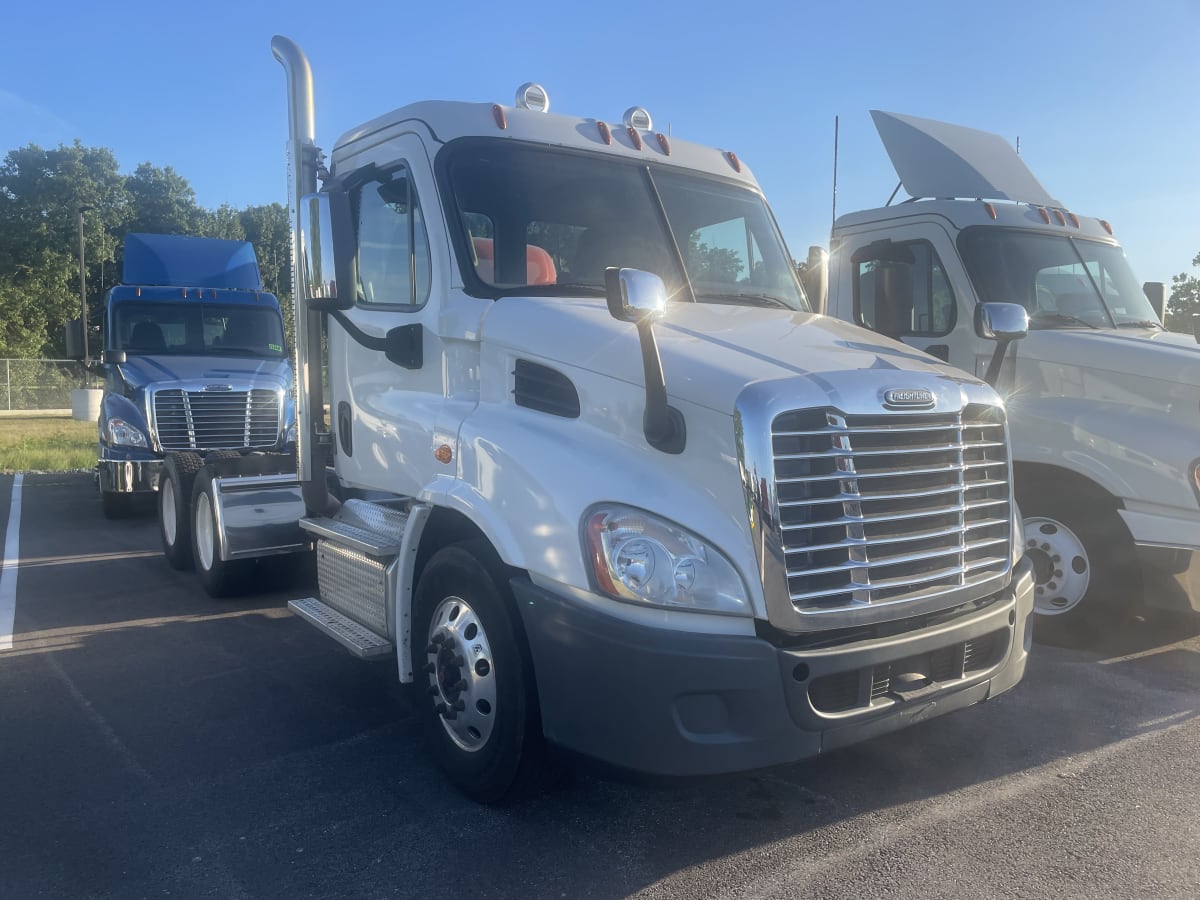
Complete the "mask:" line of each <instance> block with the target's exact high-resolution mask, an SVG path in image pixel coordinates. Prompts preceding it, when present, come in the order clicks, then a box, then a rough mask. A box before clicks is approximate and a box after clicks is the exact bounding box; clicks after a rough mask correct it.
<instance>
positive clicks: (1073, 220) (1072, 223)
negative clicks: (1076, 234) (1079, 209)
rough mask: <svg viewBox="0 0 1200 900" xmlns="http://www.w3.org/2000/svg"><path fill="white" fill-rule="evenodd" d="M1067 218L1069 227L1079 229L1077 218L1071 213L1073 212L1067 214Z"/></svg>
mask: <svg viewBox="0 0 1200 900" xmlns="http://www.w3.org/2000/svg"><path fill="white" fill-rule="evenodd" d="M1067 218H1068V219H1070V220H1071V225H1072V226H1073V227H1075V228H1078V227H1079V216H1077V215H1075V213H1073V212H1069V213H1067Z"/></svg>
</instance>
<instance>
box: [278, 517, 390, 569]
mask: <svg viewBox="0 0 1200 900" xmlns="http://www.w3.org/2000/svg"><path fill="white" fill-rule="evenodd" d="M300 527H301V528H303V529H304V530H305V531H308V532H311V533H312V534H315V535H316V536H317V537H319V538H323V539H324V540H327V541H329V542H330V543H333V544H339V545H341V546H343V547H349V548H350V549H352V550H357V551H358V552H359V553H365V554H367V556H373V557H375V558H376V559H387V558H389V557H393V556H396V555H397V554H398V553H399V552H400V541H399V539H397V538H393V537H392V536H390V535H383V534H380V533H379V532H377V531H370V530H368V529H366V528H361V527H359V526H358V525H353V524H351V523H349V522H342V521H339V520H337V519H326V518H312V519H301V520H300Z"/></svg>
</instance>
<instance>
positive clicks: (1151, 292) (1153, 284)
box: [1142, 281, 1167, 322]
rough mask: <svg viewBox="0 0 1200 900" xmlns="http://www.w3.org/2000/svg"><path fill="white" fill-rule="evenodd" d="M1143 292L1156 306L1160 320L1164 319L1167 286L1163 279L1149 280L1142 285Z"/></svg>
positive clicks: (1156, 312) (1153, 305)
mask: <svg viewBox="0 0 1200 900" xmlns="http://www.w3.org/2000/svg"><path fill="white" fill-rule="evenodd" d="M1142 293H1143V294H1145V295H1146V299H1147V300H1149V301H1150V305H1151V306H1152V307H1153V308H1154V314H1155V315H1156V316H1158V321H1160V322H1161V321H1162V320H1163V310H1165V309H1166V308H1167V286H1166V285H1165V284H1163V283H1162V282H1161V281H1147V282H1146V283H1145V284H1143V285H1142Z"/></svg>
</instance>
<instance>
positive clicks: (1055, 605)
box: [1017, 479, 1140, 644]
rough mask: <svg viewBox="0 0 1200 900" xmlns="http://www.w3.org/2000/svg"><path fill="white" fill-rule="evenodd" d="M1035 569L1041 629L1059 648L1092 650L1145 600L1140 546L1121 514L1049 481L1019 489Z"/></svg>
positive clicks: (1027, 549) (1036, 609) (1023, 484)
mask: <svg viewBox="0 0 1200 900" xmlns="http://www.w3.org/2000/svg"><path fill="white" fill-rule="evenodd" d="M1017 491H1018V503H1019V504H1020V506H1021V513H1022V515H1023V516H1024V522H1023V529H1024V538H1025V553H1026V554H1027V555H1028V556H1029V559H1030V561H1031V562H1032V563H1033V573H1034V612H1035V613H1036V614H1037V618H1036V619H1035V621H1034V627H1035V629H1036V633H1037V634H1038V636H1039V637H1041V638H1043V639H1047V640H1050V641H1052V642H1055V643H1075V644H1081V643H1089V642H1091V641H1093V640H1094V639H1095V638H1096V637H1097V636H1098V632H1099V631H1101V630H1102V629H1103V628H1105V627H1106V626H1110V625H1112V624H1113V622H1114V621H1115V620H1117V619H1119V618H1121V617H1122V614H1123V613H1124V612H1128V611H1131V610H1132V608H1133V607H1134V606H1135V605H1136V604H1137V602H1138V600H1139V592H1138V589H1139V586H1140V585H1139V581H1138V578H1137V575H1136V566H1135V565H1134V559H1133V552H1132V550H1133V546H1132V541H1131V539H1130V537H1129V533H1128V532H1127V531H1126V529H1125V526H1124V523H1123V522H1122V521H1121V518H1120V516H1118V515H1117V512H1116V510H1115V509H1114V508H1113V507H1112V506H1110V505H1108V504H1106V503H1104V502H1102V501H1101V500H1100V499H1099V498H1094V497H1090V496H1086V495H1082V494H1079V493H1078V492H1073V491H1070V490H1065V489H1063V488H1062V487H1060V486H1058V485H1054V484H1050V483H1048V482H1046V481H1044V480H1038V479H1027V480H1026V481H1024V482H1019V483H1018V489H1017Z"/></svg>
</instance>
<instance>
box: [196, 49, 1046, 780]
mask: <svg viewBox="0 0 1200 900" xmlns="http://www.w3.org/2000/svg"><path fill="white" fill-rule="evenodd" d="M272 49H273V51H274V53H275V55H276V57H277V58H278V59H279V60H280V61H281V62H282V63H283V65H284V67H285V68H286V70H287V72H288V76H289V85H290V89H291V126H292V137H291V142H290V145H289V148H290V162H291V165H290V172H291V173H292V185H291V186H292V189H293V194H292V197H291V206H292V209H293V211H294V212H295V214H296V220H295V250H296V253H295V260H296V265H297V271H296V284H297V295H298V301H297V310H298V315H297V321H296V345H297V363H298V364H297V366H296V371H297V373H299V376H300V377H299V379H298V383H297V392H296V407H297V411H298V412H297V416H298V427H297V445H298V449H297V455H298V458H297V459H296V460H293V459H290V458H282V459H278V460H276V461H275V462H274V463H272V459H271V457H270V455H269V454H264V455H260V457H259V459H258V461H257V462H255V461H254V460H253V459H250V460H247V459H237V460H216V461H214V462H212V463H210V464H208V465H207V466H206V467H205V468H204V470H202V471H201V472H200V473H199V474H197V476H196V480H195V487H194V490H193V497H194V500H193V504H192V507H191V512H192V516H193V527H192V528H191V530H190V533H191V534H192V536H193V543H194V551H195V552H194V554H193V555H194V558H195V563H196V567H197V568H198V569H199V570H200V574H201V576H202V578H203V579H204V580H205V584H206V586H208V587H209V588H210V589H211V590H213V591H214V592H216V593H221V592H225V591H228V590H236V589H237V588H238V586H239V580H240V578H241V577H243V576H244V574H245V570H246V568H247V566H251V565H253V564H254V558H255V557H256V556H259V555H262V554H263V553H270V552H285V551H289V550H293V549H295V548H296V547H298V546H303V545H304V544H305V543H311V544H313V545H314V546H315V550H316V556H317V570H318V579H319V596H316V597H311V598H305V599H302V600H296V601H293V602H292V604H291V606H292V608H293V610H295V611H296V613H297V614H299V615H301V616H303V617H304V618H305V619H307V620H308V621H310V622H312V623H313V624H314V625H316V626H317V627H318V628H320V629H321V630H322V631H324V632H325V633H327V634H328V635H330V636H331V637H333V638H335V639H337V640H338V641H340V642H341V643H342V644H343V645H345V646H346V647H347V648H349V649H350V650H351V651H352V652H353V653H356V654H359V655H361V656H365V657H390V658H392V659H394V660H395V663H396V666H397V669H398V672H399V677H400V679H401V681H403V682H410V683H413V687H414V691H415V693H416V695H417V696H416V698H415V700H416V703H417V709H418V711H419V713H420V715H421V716H423V717H424V719H425V721H426V724H427V727H428V732H429V736H430V739H431V741H432V746H433V747H434V749H435V754H436V758H437V760H438V762H439V763H440V764H441V765H442V766H443V768H444V769H445V770H446V771H447V773H448V774H449V775H450V777H451V778H452V779H453V780H454V782H455V783H456V784H457V785H458V786H459V787H460V788H461V789H462V790H463V791H465V792H466V793H467V794H468V795H470V796H472V797H474V798H476V799H479V800H482V801H498V800H505V799H509V798H511V797H513V796H515V795H517V794H519V793H520V792H522V791H523V790H525V789H527V788H528V787H529V786H530V785H531V784H533V783H535V782H536V780H537V779H538V777H539V776H540V775H542V774H543V773H544V772H545V771H547V767H546V766H545V764H544V759H545V756H544V754H545V750H546V748H547V746H548V745H556V746H558V747H562V748H566V749H567V750H570V751H574V752H576V753H580V754H584V755H586V756H590V757H594V758H598V759H600V760H603V761H604V762H606V763H609V764H612V765H615V766H618V767H623V768H628V769H635V770H640V771H646V772H652V773H659V774H667V775H700V774H706V773H717V772H726V771H732V770H738V769H748V768H754V767H759V766H768V765H774V764H779V763H784V762H788V761H791V760H796V759H800V758H803V757H806V756H811V755H813V754H817V753H820V752H823V751H826V750H829V749H831V748H834V747H839V746H843V745H845V744H847V743H849V742H853V741H857V740H861V739H864V738H867V737H871V736H874V735H879V734H883V733H885V732H888V731H890V730H893V729H896V728H899V727H902V726H904V725H906V724H908V723H911V722H914V721H917V720H920V719H923V718H925V717H927V716H931V715H938V714H941V713H944V712H949V711H952V710H955V709H959V708H962V707H966V706H969V705H971V704H974V703H978V702H980V701H983V700H985V699H987V698H989V697H992V696H995V695H996V694H998V693H1000V692H1002V691H1005V690H1007V689H1009V688H1010V687H1012V686H1013V685H1014V684H1016V682H1017V681H1018V680H1019V679H1020V677H1021V675H1022V673H1023V671H1024V668H1025V661H1026V655H1027V651H1028V647H1029V641H1030V633H1029V630H1028V628H1027V622H1028V620H1029V616H1030V615H1031V610H1032V606H1033V579H1032V574H1031V568H1030V565H1029V563H1028V561H1027V560H1026V559H1025V558H1024V556H1023V554H1022V548H1021V540H1020V534H1019V527H1018V526H1019V523H1018V522H1017V519H1016V510H1015V505H1014V504H1013V501H1012V496H1011V487H1010V486H1011V480H1010V479H1011V472H1010V462H1009V442H1008V437H1007V424H1006V420H1005V414H1004V408H1003V404H1002V403H1001V402H1000V399H999V397H997V395H996V394H995V392H994V391H993V390H992V389H991V388H989V387H988V386H986V385H985V384H983V383H981V382H980V381H979V380H978V379H976V378H974V377H972V376H969V375H965V374H963V373H960V372H956V371H952V370H950V369H948V368H946V367H944V366H940V365H938V364H936V363H935V362H934V361H931V360H928V359H926V358H924V357H922V356H920V355H918V354H914V353H913V352H912V351H911V350H909V349H907V348H905V347H904V346H903V345H902V344H899V343H896V342H893V341H889V340H886V339H883V338H874V337H872V336H871V335H869V334H867V333H865V332H863V331H862V330H861V329H859V328H855V327H853V326H850V325H848V324H846V323H843V322H837V321H834V320H832V319H828V318H824V317H821V316H817V315H814V314H813V313H812V312H811V311H810V310H809V309H808V307H807V304H806V301H805V299H804V295H803V293H802V291H801V289H800V287H799V284H798V282H797V279H796V275H795V272H794V270H793V267H792V265H791V258H790V256H789V254H788V252H787V249H786V247H785V246H784V245H783V242H782V240H781V238H780V235H779V231H778V228H777V226H776V224H775V221H774V219H773V217H772V215H771V212H770V209H769V208H768V206H767V204H766V202H765V200H764V199H763V197H762V194H761V192H760V191H759V189H758V186H757V184H756V183H755V181H754V178H753V176H752V175H751V174H750V172H749V170H748V169H747V167H746V166H745V165H744V164H743V163H742V161H741V160H740V159H738V157H737V156H736V155H734V154H733V153H731V152H728V151H725V152H722V151H720V150H717V149H712V148H708V147H701V146H698V145H695V144H690V143H688V142H686V141H682V140H677V139H675V138H671V137H668V136H667V135H665V134H663V133H661V132H656V131H654V130H653V128H652V125H651V122H650V117H649V115H648V114H646V112H645V111H644V110H641V109H638V108H634V109H631V110H629V111H628V112H627V113H626V115H625V117H624V121H623V122H621V123H620V124H616V123H613V124H610V123H608V122H606V121H604V120H598V119H581V118H573V117H569V116H562V115H556V114H552V113H550V112H548V107H549V99H548V97H547V94H546V92H545V91H544V90H543V89H542V88H540V87H538V86H537V85H532V84H530V85H525V86H523V87H522V88H521V89H520V90H519V92H518V96H517V102H516V103H515V104H514V105H512V106H503V105H500V104H493V103H457V102H421V103H416V104H413V105H410V106H406V107H403V108H401V109H399V110H396V111H394V112H391V113H388V114H386V115H384V116H381V117H379V118H377V119H374V120H372V121H370V122H367V123H366V124H364V125H362V126H360V127H358V128H354V129H352V130H351V131H349V132H347V133H346V134H345V135H343V136H342V138H341V139H340V140H339V141H338V142H337V143H336V144H335V145H334V147H333V150H332V153H331V154H330V157H329V168H328V170H327V171H326V170H325V169H324V167H323V165H322V160H323V157H322V156H321V154H320V153H319V151H318V150H317V147H316V145H315V143H314V139H313V109H312V87H311V74H310V70H309V67H308V62H307V60H306V59H305V57H304V56H303V54H302V53H301V52H300V50H299V48H297V47H296V46H295V44H293V43H292V42H291V41H288V40H286V39H284V38H276V39H275V40H274V42H273V44H272ZM319 179H320V180H321V181H323V185H322V187H321V189H320V190H318V180H319ZM1009 309H1010V310H1011V307H1009ZM1002 311H1003V307H1001V308H1000V312H1002ZM326 354H327V355H326ZM326 361H327V363H328V377H327V382H323V380H322V377H321V375H322V363H324V362H326ZM326 385H327V387H328V393H327V394H326ZM326 396H327V397H328V402H327V403H326ZM326 408H327V409H328V421H327V420H326V414H325V410H326ZM252 464H253V467H252V468H246V467H250V466H252ZM289 523H290V524H289Z"/></svg>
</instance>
